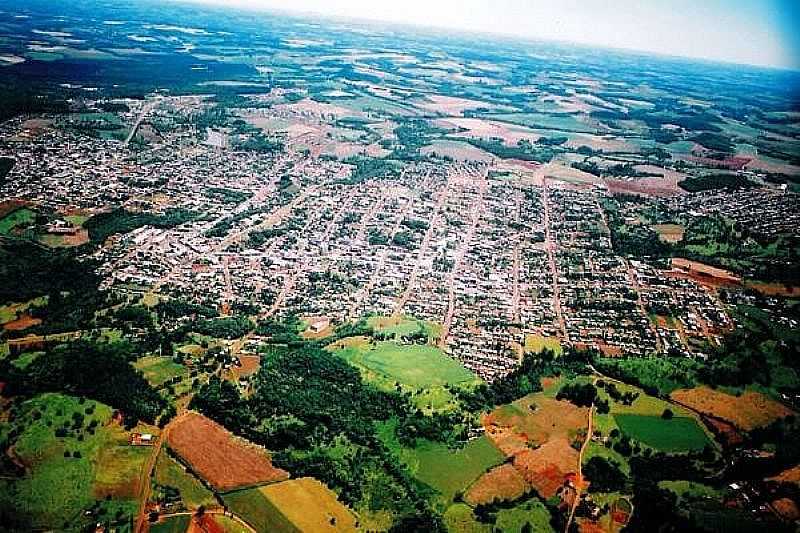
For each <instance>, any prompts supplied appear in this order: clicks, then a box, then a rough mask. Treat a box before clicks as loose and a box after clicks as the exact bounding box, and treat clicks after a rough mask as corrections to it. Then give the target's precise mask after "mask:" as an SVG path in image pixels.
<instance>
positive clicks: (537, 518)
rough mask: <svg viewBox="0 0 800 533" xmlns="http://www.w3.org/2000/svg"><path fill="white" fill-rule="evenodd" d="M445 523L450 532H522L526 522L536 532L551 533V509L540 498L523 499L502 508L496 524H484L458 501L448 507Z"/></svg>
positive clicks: (467, 507)
mask: <svg viewBox="0 0 800 533" xmlns="http://www.w3.org/2000/svg"><path fill="white" fill-rule="evenodd" d="M443 518H444V523H445V526H446V527H447V531H449V532H450V533H490V532H492V531H498V532H502V533H520V531H522V528H523V527H525V524H529V525H530V527H531V531H534V532H536V533H540V532H541V533H551V532H553V531H554V530H553V526H551V525H550V511H548V510H547V507H545V506H544V504H543V503H542V502H541V501H539V500H538V499H535V498H534V499H530V500H527V501H523V502H521V503H519V504H517V505H515V506H514V507H511V508H510V509H500V511H498V513H497V515H496V521H495V523H494V526H492V525H491V524H483V523H481V522H479V521H478V520H477V518H476V517H475V514H474V513H473V512H472V509H471V508H470V507H469V506H468V505H467V504H464V503H456V504H454V505H451V506H450V507H448V509H447V511H446V512H445V514H444V517H443Z"/></svg>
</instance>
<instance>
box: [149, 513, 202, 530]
mask: <svg viewBox="0 0 800 533" xmlns="http://www.w3.org/2000/svg"><path fill="white" fill-rule="evenodd" d="M191 519H192V517H191V516H189V515H181V516H172V517H170V518H167V519H165V520H164V521H163V522H159V523H157V524H150V533H186V530H187V529H188V528H189V521H190V520H191Z"/></svg>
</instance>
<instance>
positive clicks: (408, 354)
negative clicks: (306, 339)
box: [337, 341, 477, 388]
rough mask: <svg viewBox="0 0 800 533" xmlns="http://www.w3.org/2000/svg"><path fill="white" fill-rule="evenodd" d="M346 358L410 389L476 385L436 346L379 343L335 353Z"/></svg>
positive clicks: (470, 374) (458, 365)
mask: <svg viewBox="0 0 800 533" xmlns="http://www.w3.org/2000/svg"><path fill="white" fill-rule="evenodd" d="M337 353H339V354H340V355H341V356H343V357H344V358H345V359H347V360H348V361H350V362H351V363H354V364H355V365H357V366H362V367H365V368H367V369H368V370H371V371H373V372H377V373H379V374H382V375H384V376H386V377H388V378H390V379H393V380H396V381H399V382H400V383H404V384H407V385H409V386H411V387H416V388H424V387H434V386H442V385H457V384H462V383H469V382H475V381H476V380H477V378H476V376H475V375H474V374H473V373H472V372H470V371H469V370H467V369H466V368H464V367H463V366H462V365H461V363H459V362H458V361H456V360H455V359H450V358H449V357H447V356H446V355H445V354H444V353H443V352H442V351H441V350H440V349H439V348H436V347H435V346H421V345H416V344H415V345H401V344H397V343H395V342H390V341H386V342H378V343H375V344H373V345H371V347H370V348H369V349H368V350H364V349H363V348H347V349H345V350H340V351H337Z"/></svg>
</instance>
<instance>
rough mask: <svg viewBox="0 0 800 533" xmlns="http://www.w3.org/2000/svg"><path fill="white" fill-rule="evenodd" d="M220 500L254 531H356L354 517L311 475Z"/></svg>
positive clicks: (234, 494) (231, 495)
mask: <svg viewBox="0 0 800 533" xmlns="http://www.w3.org/2000/svg"><path fill="white" fill-rule="evenodd" d="M223 499H224V501H225V503H226V505H228V506H229V507H230V509H231V510H232V511H233V512H234V513H236V514H237V515H239V516H241V517H242V518H243V519H244V520H246V521H247V522H248V523H250V524H252V525H253V526H254V527H255V528H256V530H257V531H274V532H276V533H284V532H286V533H293V532H297V531H356V529H357V526H356V523H357V517H356V516H355V514H354V513H353V512H352V511H350V510H349V509H348V508H347V507H345V506H344V505H342V504H341V503H340V502H339V500H338V499H337V498H336V494H335V493H334V492H332V491H331V490H330V489H328V487H326V486H325V485H323V484H322V483H320V482H319V481H317V480H316V479H314V478H309V477H305V478H299V479H291V480H288V481H283V482H281V483H275V484H272V485H267V486H265V487H260V488H255V489H249V490H243V491H237V492H231V493H228V494H225V495H224V496H223Z"/></svg>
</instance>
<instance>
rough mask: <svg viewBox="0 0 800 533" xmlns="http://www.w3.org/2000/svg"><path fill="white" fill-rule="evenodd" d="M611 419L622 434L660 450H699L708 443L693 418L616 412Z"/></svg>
mask: <svg viewBox="0 0 800 533" xmlns="http://www.w3.org/2000/svg"><path fill="white" fill-rule="evenodd" d="M614 420H615V421H616V423H617V425H618V426H619V428H620V430H621V431H622V432H623V433H624V434H625V435H628V436H629V437H630V438H632V439H634V440H637V441H639V442H641V443H643V444H646V445H647V446H650V447H652V448H655V449H657V450H661V451H664V452H688V451H692V450H702V449H703V447H705V446H706V445H707V444H711V442H710V441H709V440H708V437H707V436H706V434H705V432H704V431H703V429H702V428H701V427H700V426H699V425H698V424H697V421H696V420H695V419H694V418H689V417H675V418H672V419H670V420H666V419H664V418H661V417H660V416H648V415H635V414H617V415H614Z"/></svg>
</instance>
